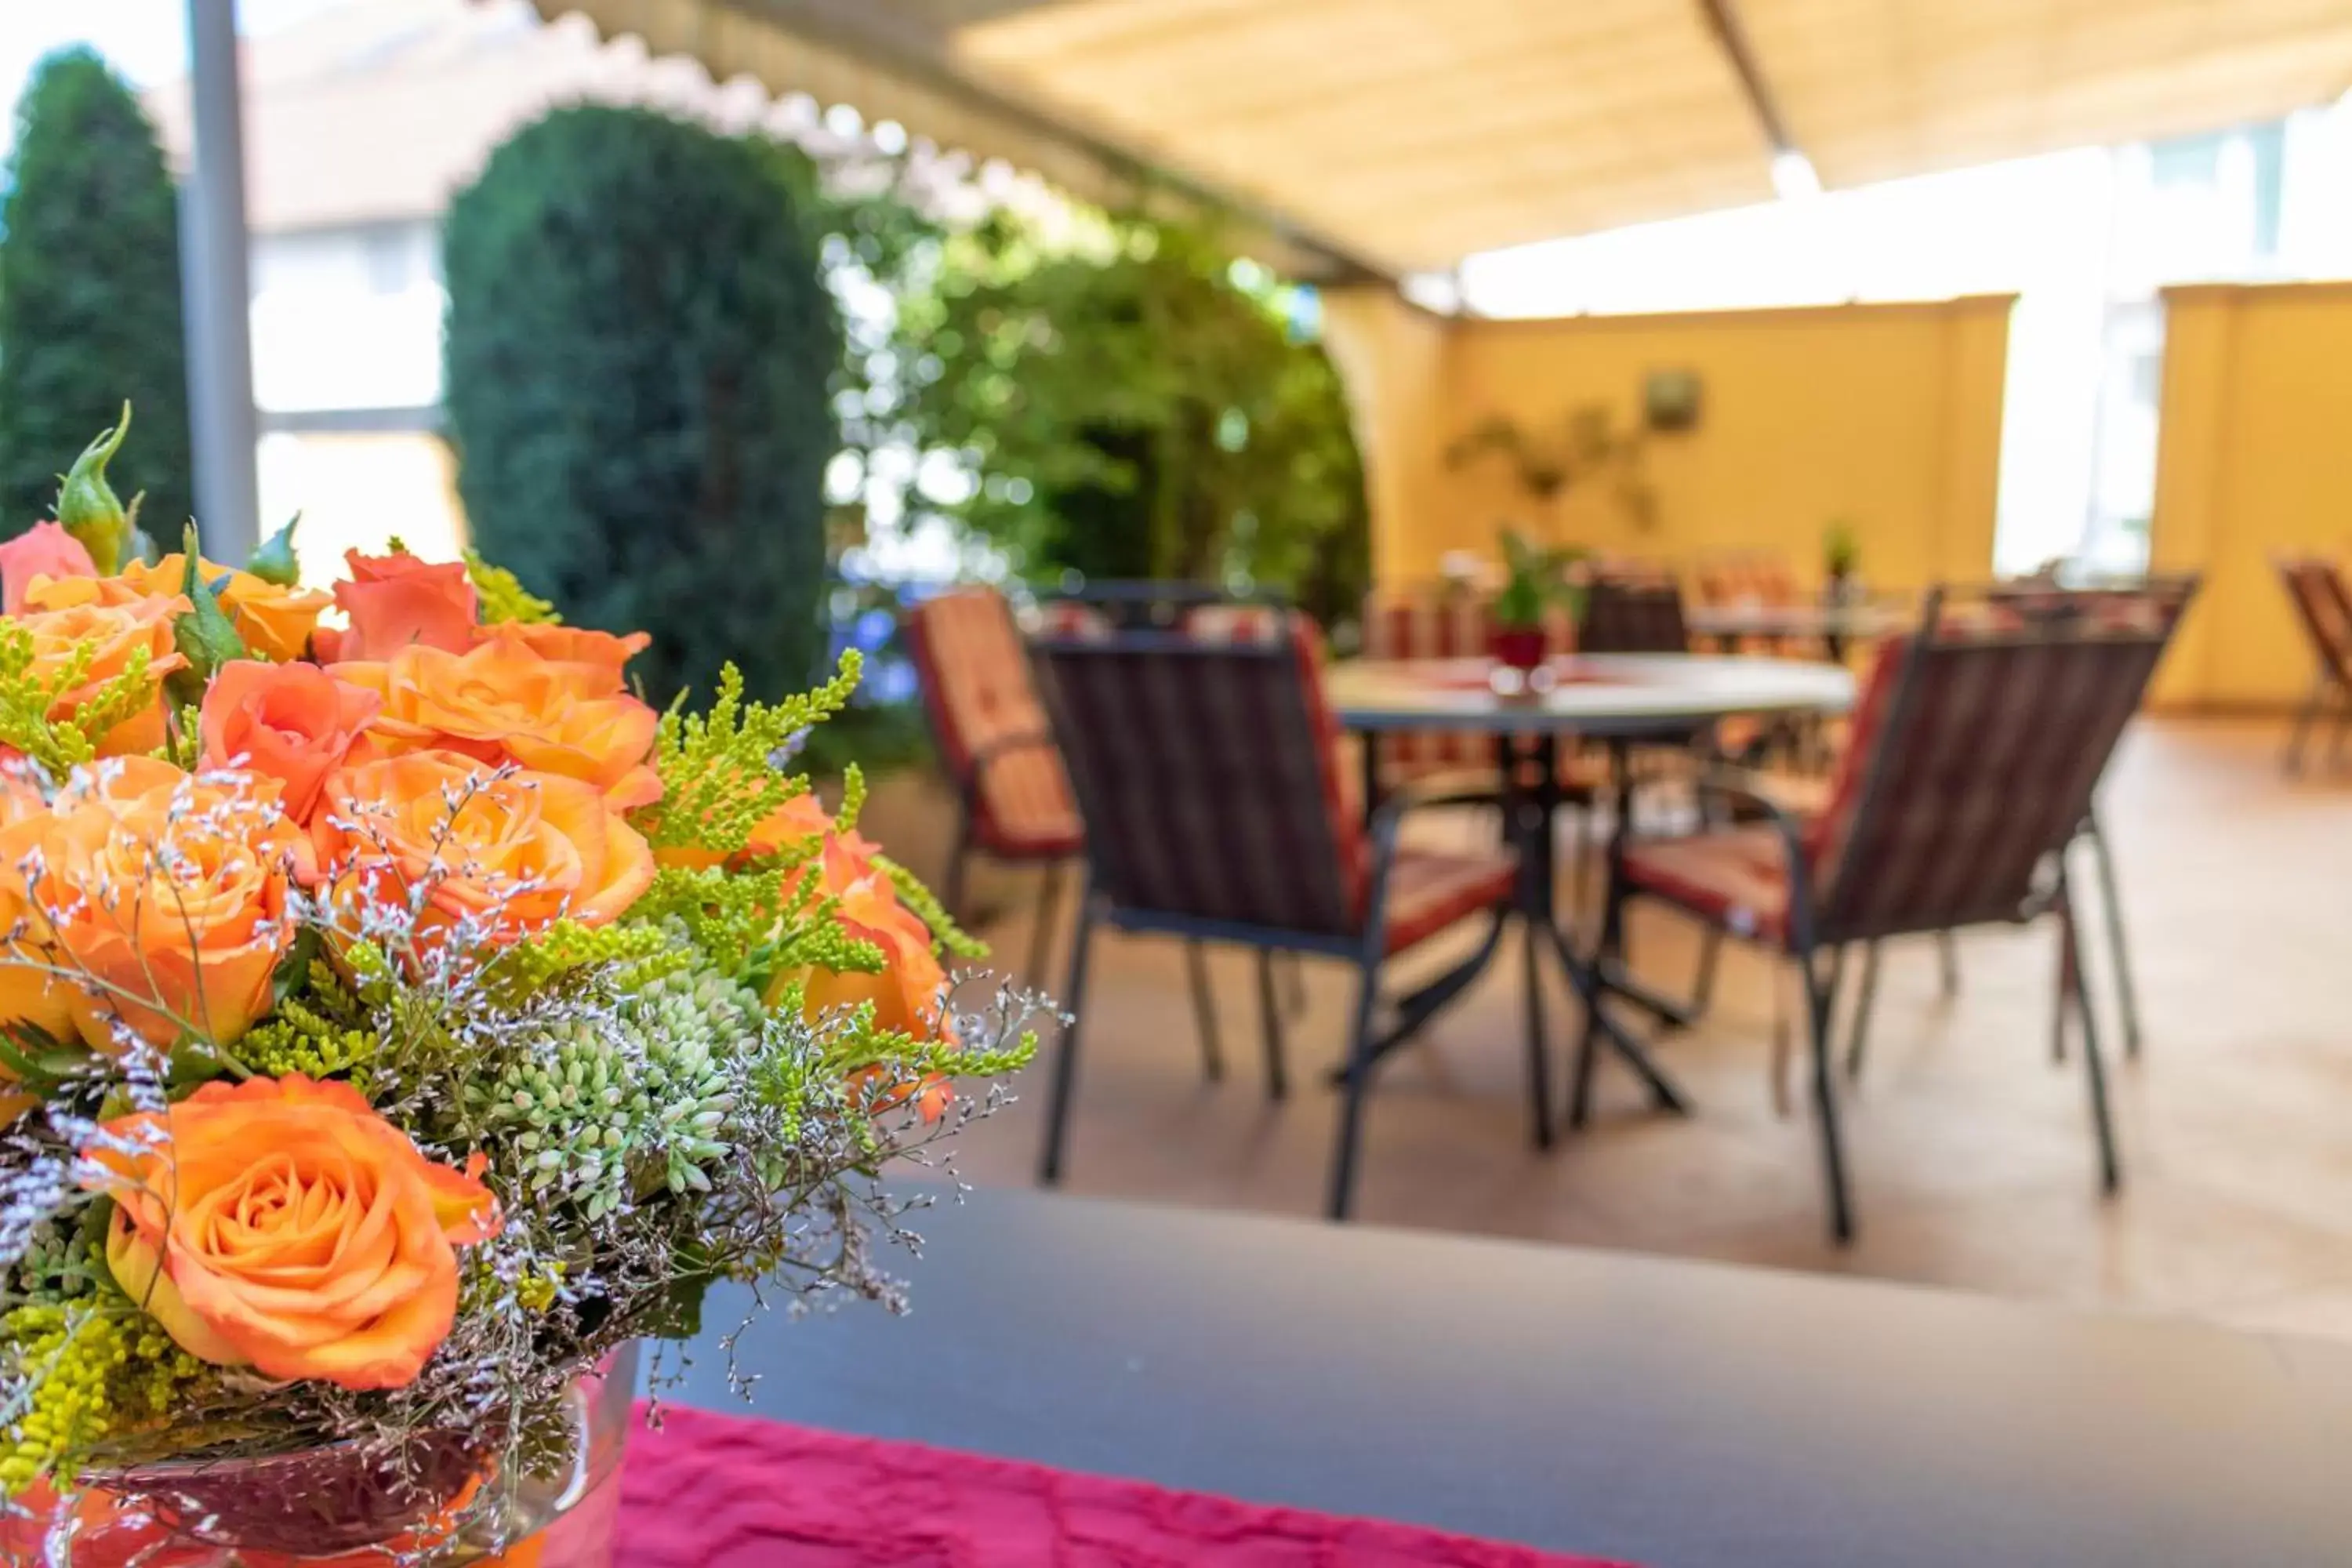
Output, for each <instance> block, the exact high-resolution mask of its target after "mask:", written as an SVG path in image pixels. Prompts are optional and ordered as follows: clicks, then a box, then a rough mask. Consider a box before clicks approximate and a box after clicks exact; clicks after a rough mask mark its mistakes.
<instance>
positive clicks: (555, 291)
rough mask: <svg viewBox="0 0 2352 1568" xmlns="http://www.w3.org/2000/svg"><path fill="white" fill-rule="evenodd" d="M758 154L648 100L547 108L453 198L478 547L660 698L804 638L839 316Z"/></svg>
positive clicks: (460, 424) (757, 676)
mask: <svg viewBox="0 0 2352 1568" xmlns="http://www.w3.org/2000/svg"><path fill="white" fill-rule="evenodd" d="M794 200H795V196H794V181H793V178H792V177H791V175H790V174H788V172H787V170H786V168H785V166H784V163H783V162H782V158H781V156H780V154H779V153H777V151H776V150H775V149H773V148H772V147H769V146H768V145H766V144H764V143H762V142H758V141H755V140H751V139H748V138H739V137H728V136H721V135H718V134H716V133H714V132H710V131H708V130H705V129H703V128H702V127H700V126H697V125H691V124H688V123H686V122H684V121H677V120H673V119H670V118H668V117H667V116H664V115H661V114H657V113H655V112H652V111H650V110H636V109H616V108H606V107H601V106H582V107H577V108H570V109H559V110H555V111H554V112H552V113H551V114H549V115H547V116H546V117H544V118H543V119H541V120H539V121H536V122H534V123H532V124H530V125H528V126H526V127H524V128H523V129H522V130H521V131H519V132H516V133H515V135H514V136H513V137H512V138H511V139H509V141H508V142H506V143H504V144H503V145H502V146H500V147H499V149H498V150H497V151H496V152H495V153H492V154H491V156H490V160H489V163H488V165H487V166H486V167H485V168H484V169H483V171H482V174H481V175H480V177H479V178H478V179H477V180H476V181H475V183H474V184H472V185H471V186H469V187H468V188H467V189H466V190H465V191H463V192H461V193H459V195H458V196H457V200H456V201H455V202H454V203H453V204H452V205H451V207H450V210H449V216H448V222H447V225H446V229H445V231H444V237H443V243H444V246H445V248H446V278H447V284H448V290H449V313H448V322H447V334H446V349H445V353H446V391H445V392H444V400H445V402H446V406H447V410H448V419H449V430H450V435H451V437H452V439H453V441H454V443H455V445H456V447H457V455H458V464H459V467H458V491H459V494H460V496H461V497H462V499H463V500H464V501H465V505H466V511H467V517H468V519H469V521H470V522H471V525H472V528H473V533H474V538H475V541H476V542H477V543H478V546H479V547H480V549H481V550H482V552H483V553H485V554H486V555H488V556H489V557H490V558H492V559H494V560H496V561H498V562H499V563H500V564H501V565H504V566H506V567H508V568H509V569H511V570H512V571H513V572H514V573H515V574H517V575H518V576H519V577H520V578H521V579H522V581H523V582H525V583H527V584H530V585H531V587H532V588H533V589H534V590H536V591H538V592H540V593H542V594H546V595H548V596H549V597H551V598H552V599H553V600H554V601H555V603H556V605H558V607H559V608H561V610H562V612H563V614H564V616H566V617H567V618H569V619H571V620H573V621H576V622H579V623H581V624H583V625H587V626H599V627H603V628H604V629H606V630H612V631H627V630H631V629H635V628H638V627H643V628H645V629H646V630H648V631H650V632H652V633H653V635H654V643H653V647H652V648H651V649H649V650H648V651H647V652H646V654H644V655H642V656H640V658H638V660H637V661H636V663H635V665H634V666H633V667H632V668H633V669H635V671H637V672H639V673H640V674H641V675H642V677H643V678H644V679H645V681H646V687H647V689H648V692H649V694H650V695H651V696H652V697H653V698H655V699H656V700H667V699H668V698H669V697H670V696H671V695H672V694H673V693H675V692H677V691H678V690H681V689H687V688H689V687H691V688H694V689H698V690H700V691H703V692H708V691H709V689H710V683H711V681H712V679H713V678H714V677H715V675H716V673H717V671H718V668H719V665H720V663H721V662H723V661H724V660H727V659H729V658H732V659H734V660H735V661H736V662H737V663H738V664H740V666H741V667H742V669H743V673H744V677H745V679H746V681H747V683H748V684H749V686H750V688H751V690H752V691H753V692H754V693H757V694H762V695H771V696H772V695H774V694H777V693H780V692H782V691H787V690H796V689H800V688H801V687H803V686H804V685H806V684H807V682H808V680H809V679H810V677H811V676H812V674H813V673H814V669H815V667H816V663H817V660H818V658H819V656H820V654H821V653H822V650H823V645H824V630H823V627H822V626H821V624H820V616H819V605H820V601H821V597H822V595H823V592H824V575H825V539H824V468H825V464H826V463H827V462H828V461H829V460H830V459H831V458H832V457H833V455H834V451H835V444H836V426H835V416H834V412H833V408H832V405H831V402H830V396H831V392H830V388H829V386H828V380H829V378H830V377H831V375H832V374H833V373H834V371H835V368H836V366H837V365H838V364H839V363H840V359H841V329H840V323H839V320H838V317H837V315H836V313H835V305H834V301H833V299H832V297H831V295H830V294H829V293H828V292H827V290H826V288H825V285H824V281H823V279H822V278H821V276H820V274H819V271H818V267H817V260H816V257H815V254H814V246H813V243H812V240H811V238H810V236H809V233H808V228H809V226H808V225H807V224H806V223H804V222H803V218H802V216H801V215H800V214H799V213H798V212H796V211H795V206H794Z"/></svg>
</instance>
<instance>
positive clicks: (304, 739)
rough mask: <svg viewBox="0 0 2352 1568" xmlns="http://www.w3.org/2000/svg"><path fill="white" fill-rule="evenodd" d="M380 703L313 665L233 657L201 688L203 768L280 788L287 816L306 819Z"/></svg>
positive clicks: (303, 820)
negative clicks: (243, 774) (242, 772)
mask: <svg viewBox="0 0 2352 1568" xmlns="http://www.w3.org/2000/svg"><path fill="white" fill-rule="evenodd" d="M382 705H383V699H381V698H379V697H378V696H377V695H376V694H375V693H374V692H373V691H368V690H364V689H362V688H360V687H356V686H352V685H350V684H349V683H347V682H344V681H341V680H337V679H335V678H334V677H333V676H331V675H329V674H328V673H327V672H326V671H325V670H323V669H320V668H319V667H318V666H317V665H315V664H264V663H261V662H260V661H258V660H256V659H243V658H240V659H231V660H230V661H229V662H228V663H226V664H225V665H222V666H221V667H220V668H219V670H218V671H217V672H215V675H214V676H213V681H212V685H211V686H209V687H207V688H206V689H205V705H204V710H203V713H202V716H201V718H200V719H199V721H198V725H197V728H198V730H199V731H200V732H201V734H202V737H203V740H204V761H205V767H206V768H232V767H242V768H247V769H249V770H250V771H252V772H254V773H259V774H261V775H262V776H263V777H264V778H272V779H276V780H277V781H278V783H279V784H282V785H283V786H285V794H284V795H283V796H282V799H283V802H284V805H285V807H286V815H287V816H290V817H292V818H293V819H294V820H295V821H296V822H308V821H310V813H311V812H312V810H314V809H315V808H316V807H317V805H318V804H319V798H320V790H321V789H323V788H324V787H325V785H326V783H327V775H328V774H329V773H333V772H334V771H335V770H336V769H337V768H339V767H341V766H342V765H343V759H344V758H345V757H346V756H348V755H350V754H351V749H352V742H353V741H355V740H357V739H358V738H359V733H360V731H361V730H362V729H364V728H365V727H366V725H367V721H369V720H370V719H373V717H375V711H376V710H377V708H379V707H380V706H382Z"/></svg>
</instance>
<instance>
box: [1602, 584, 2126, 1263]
mask: <svg viewBox="0 0 2352 1568" xmlns="http://www.w3.org/2000/svg"><path fill="white" fill-rule="evenodd" d="M1947 606H1948V600H1947V596H1946V595H1945V593H1944V592H1943V591H1942V590H1937V591H1936V592H1934V593H1931V594H1930V595H1928V597H1927V605H1926V609H1925V612H1924V616H1923V618H1922V621H1921V625H1920V626H1919V629H1918V630H1917V631H1916V632H1915V633H1914V634H1912V635H1911V636H1910V637H1906V638H1904V639H1900V640H1897V641H1894V642H1890V643H1889V644H1888V645H1887V646H1886V647H1885V650H1884V651H1883V652H1882V654H1881V656H1880V658H1879V659H1878V661H1877V663H1876V664H1875V666H1874V668H1873V670H1872V673H1871V676H1870V678H1869V679H1868V681H1867V682H1866V684H1865V686H1864V690H1863V693H1862V698H1861V701H1860V703H1859V705H1858V707H1857V709H1856V710H1855V717H1854V725H1853V741H1852V742H1851V743H1850V744H1849V746H1848V747H1847V749H1846V751H1845V752H1844V754H1843V757H1842V758H1841V759H1840V762H1839V765H1838V771H1837V775H1836V781H1835V784H1834V786H1833V788H1832V795H1831V800H1830V803H1829V805H1828V807H1827V809H1826V810H1824V811H1823V812H1822V814H1821V815H1819V816H1816V817H1814V818H1812V819H1811V820H1810V821H1806V820H1802V819H1800V818H1799V817H1797V816H1794V815H1793V814H1791V813H1790V812H1788V811H1786V810H1785V809H1783V808H1782V807H1781V806H1780V805H1779V804H1778V803H1776V802H1774V801H1773V800H1771V799H1770V798H1769V796H1768V795H1764V794H1762V793H1761V792H1759V791H1758V790H1756V789H1755V788H1753V787H1752V784H1751V783H1750V781H1749V779H1748V776H1747V775H1745V774H1741V773H1732V772H1717V773H1711V774H1709V775H1707V776H1706V779H1705V781H1704V782H1705V784H1706V786H1707V787H1708V788H1709V789H1710V790H1713V791H1716V792H1718V793H1720V794H1722V795H1726V796H1730V797H1736V798H1738V799H1740V800H1742V801H1743V802H1745V803H1746V804H1747V805H1749V806H1751V807H1752V808H1753V809H1755V810H1758V811H1759V812H1761V813H1762V814H1763V818H1764V820H1763V821H1761V822H1758V823H1749V824H1747V825H1743V826H1729V827H1721V828H1715V829H1710V830H1706V831H1702V832H1700V833H1698V834H1696V835H1691V836H1687V837H1680V838H1674V839H1661V840H1653V841H1646V842H1637V843H1635V844H1633V845H1632V846H1629V847H1627V848H1626V849H1625V850H1624V851H1623V853H1622V856H1621V858H1619V859H1618V860H1617V862H1616V863H1615V864H1614V865H1612V877H1611V885H1610V898H1611V901H1612V914H1613V915H1616V916H1617V920H1618V921H1619V922H1622V914H1620V913H1618V911H1619V910H1622V905H1623V904H1624V903H1625V902H1628V901H1630V900H1633V899H1636V898H1648V899H1653V900H1658V901H1661V902H1664V903H1666V904H1668V905H1671V906H1673V907H1675V908H1678V909H1680V910H1684V911H1685V912H1686V913H1688V914H1691V915H1693V916H1695V917H1696V918H1697V919H1700V920H1702V921H1706V922H1707V923H1708V924H1709V925H1711V926H1713V927H1716V928H1718V929H1720V930H1722V931H1727V932H1728V933H1729V934H1731V935H1733V936H1735V937H1738V938H1741V939H1744V940H1747V941H1749V942H1757V943H1759V944H1762V945H1764V946H1766V947H1768V948H1769V949H1770V950H1772V951H1774V952H1779V953H1781V954H1784V955H1785V956H1787V957H1788V958H1790V959H1791V960H1792V961H1793V962H1794V963H1795V965H1796V968H1797V972H1798V978H1799V980H1800V983H1801V985H1802V987H1803V990H1804V993H1805V1001H1806V1010H1807V1014H1808V1021H1809V1024H1810V1029H1809V1036H1810V1046H1811V1050H1810V1056H1811V1067H1812V1073H1811V1081H1812V1096H1813V1101H1814V1114H1815V1119H1816V1121H1817V1124H1818V1131H1819V1136H1820V1140H1821V1149H1822V1170H1823V1174H1824V1178H1825V1184H1826V1187H1827V1192H1828V1207H1829V1215H1830V1231H1831V1234H1832V1237H1834V1238H1835V1239H1836V1240H1837V1241H1839V1242H1840V1243H1843V1242H1845V1241H1848V1240H1850V1239H1851V1238H1852V1237H1853V1206H1852V1202H1851V1198H1850V1195H1849V1191H1848V1186H1847V1178H1846V1170H1845V1155H1844V1150H1843V1143H1842V1142H1841V1140H1840V1136H1839V1131H1838V1110H1837V1089H1836V1083H1835V1075H1834V1073H1833V1072H1832V1066H1831V1039H1830V1035H1831V1021H1832V1016H1833V1013H1834V1009H1835V1006H1836V1002H1837V996H1838V992H1839V988H1840V985H1841V983H1842V980H1843V954H1844V951H1845V949H1846V947H1847V946H1848V945H1849V944H1852V943H1856V942H1863V943H1868V942H1878V941H1880V940H1883V939H1885V938H1887V937H1892V936H1904V935H1911V934H1915V933H1916V934H1924V933H1927V932H1931V931H1950V930H1956V929H1958V928H1960V927H1964V926H1970V925H1981V924H1992V923H2004V924H2014V923H2019V922H2022V921H2030V920H2032V919H2034V918H2036V917H2038V916H2041V915H2043V914H2055V915H2056V916H2057V917H2058V918H2059V924H2060V928H2061V932H2062V943H2063V946H2062V952H2063V955H2064V963H2063V966H2062V974H2061V983H2062V993H2061V996H2060V1006H2061V1008H2062V1009H2063V1008H2065V1007H2066V1006H2068V1005H2072V1006H2073V1007H2074V1012H2075V1016H2076V1017H2077V1018H2078V1020H2079V1022H2080V1024H2081V1026H2082V1031H2083V1044H2084V1050H2083V1055H2084V1062H2085V1067H2086V1074H2087V1077H2088V1079H2089V1086H2090V1100H2091V1110H2092V1121H2093V1126H2094V1129H2095V1132H2096V1135H2097V1141H2098V1149H2099V1171H2100V1180H2101V1184H2102V1186H2103V1187H2104V1189H2105V1190H2106V1191H2108V1192H2113V1191H2115V1190H2116V1186H2117V1184H2118V1183H2119V1181H2120V1174H2119V1167H2118V1164H2117V1160H2116V1147H2115V1135H2114V1130H2113V1127H2112V1125H2111V1122H2110V1118H2109V1114H2108V1109H2107V1096H2106V1079H2105V1061H2104V1059H2103V1058H2102V1056H2101V1054H2100V1051H2099V1046H2098V1038H2097V1023H2096V1019H2095V1015H2094V1013H2093V1011H2092V1008H2091V1006H2090V1003H2089V998H2088V996H2087V995H2086V994H2085V992H2084V985H2083V969H2082V963H2081V954H2082V949H2081V938H2080V934H2079V932H2078V931H2077V930H2076V925H2075V919H2074V900H2073V899H2072V897H2071V894H2072V884H2071V882H2070V879H2069V876H2068V871H2067V867H2066V855H2065V851H2066V848H2067V847H2068V846H2069V845H2070V844H2072V843H2073V842H2074V839H2075V837H2077V836H2078V835H2079V833H2080V832H2081V830H2082V826H2083V824H2084V821H2085V820H2086V819H2088V818H2089V816H2090V814H2091V795H2092V791H2093V789H2094V787H2095V785H2096V784H2097V783H2098V779H2099V775H2100V773H2102V772H2103V771H2104V770H2105V766H2106V763H2107V759H2108V757H2109V755H2110V754H2111V753H2112V752H2113V751H2114V749H2115V745H2116V740H2117V738H2118V737H2119V736H2120V735H2121V734H2122V732H2123V729H2124V726H2125V724H2126V722H2127V721H2129V720H2130V718H2131V716H2132V714H2133V712H2134V711H2135V710H2137V707H2138V705H2139V700H2140V698H2141V696H2142V694H2143V693H2144V692H2145V690H2146V689H2147V681H2148V677H2149V675H2150V674H2151V673H2152V672H2153V670H2154V669H2155V668H2156V662H2157V659H2158V658H2159V657H2160V656H2161V654H2162V652H2163V650H2164V647H2165V644H2166V641H2167V639H2168V637H2169V636H2170V634H2171V629H2172V622H2171V620H2170V619H2168V618H2166V617H2165V616H2162V615H2160V614H2158V613H2156V612H2155V611H2153V610H2150V609H2148V608H2147V607H2146V606H2133V607H2130V608H2128V610H2121V609H2119V611H2118V613H2116V614H2112V615H2110V614H2104V613H2102V614H2077V615H2071V616H2063V617H2056V616H2053V617H2048V618H2038V619H2032V620H2029V619H2026V618H2024V617H2021V616H2015V615H2013V614H2009V613H2000V614H1996V615H1994V616H1989V617H1987V616H1970V617H1966V618H1965V619H1964V618H1963V617H1960V616H1950V615H1947V614H1946V610H1947ZM1594 1045H1595V1042H1594V1041H1593V1040H1592V1039H1591V1037H1590V1034H1589V1032H1588V1036H1587V1038H1586V1039H1585V1040H1584V1042H1583V1044H1582V1045H1581V1047H1580V1049H1579V1052H1578V1057H1577V1062H1576V1070H1575V1078H1574V1091H1573V1092H1574V1100H1573V1104H1572V1110H1571V1116H1572V1118H1574V1119H1578V1120H1580V1119H1581V1116H1582V1113H1583V1109H1584V1105H1585V1102H1586V1100H1587V1098H1588V1096H1589V1093H1590V1085H1591V1076H1592V1069H1593V1062H1594V1054H1595V1053H1594Z"/></svg>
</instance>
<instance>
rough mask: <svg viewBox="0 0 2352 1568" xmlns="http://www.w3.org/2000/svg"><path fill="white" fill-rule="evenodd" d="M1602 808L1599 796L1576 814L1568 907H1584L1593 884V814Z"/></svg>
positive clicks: (1577, 908)
mask: <svg viewBox="0 0 2352 1568" xmlns="http://www.w3.org/2000/svg"><path fill="white" fill-rule="evenodd" d="M1600 809H1601V802H1600V799H1599V797H1597V796H1596V797H1594V798H1593V799H1591V800H1588V801H1586V802H1585V803H1584V805H1583V806H1582V808H1581V809H1580V810H1579V811H1578V812H1577V814H1576V856H1575V858H1573V859H1571V860H1570V861H1569V863H1568V879H1569V880H1568V907H1569V908H1570V909H1572V910H1581V909H1582V908H1584V897H1585V889H1587V888H1588V887H1590V886H1591V878H1592V840H1593V836H1594V828H1593V822H1592V818H1593V814H1594V813H1595V812H1597V811H1599V810H1600Z"/></svg>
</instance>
